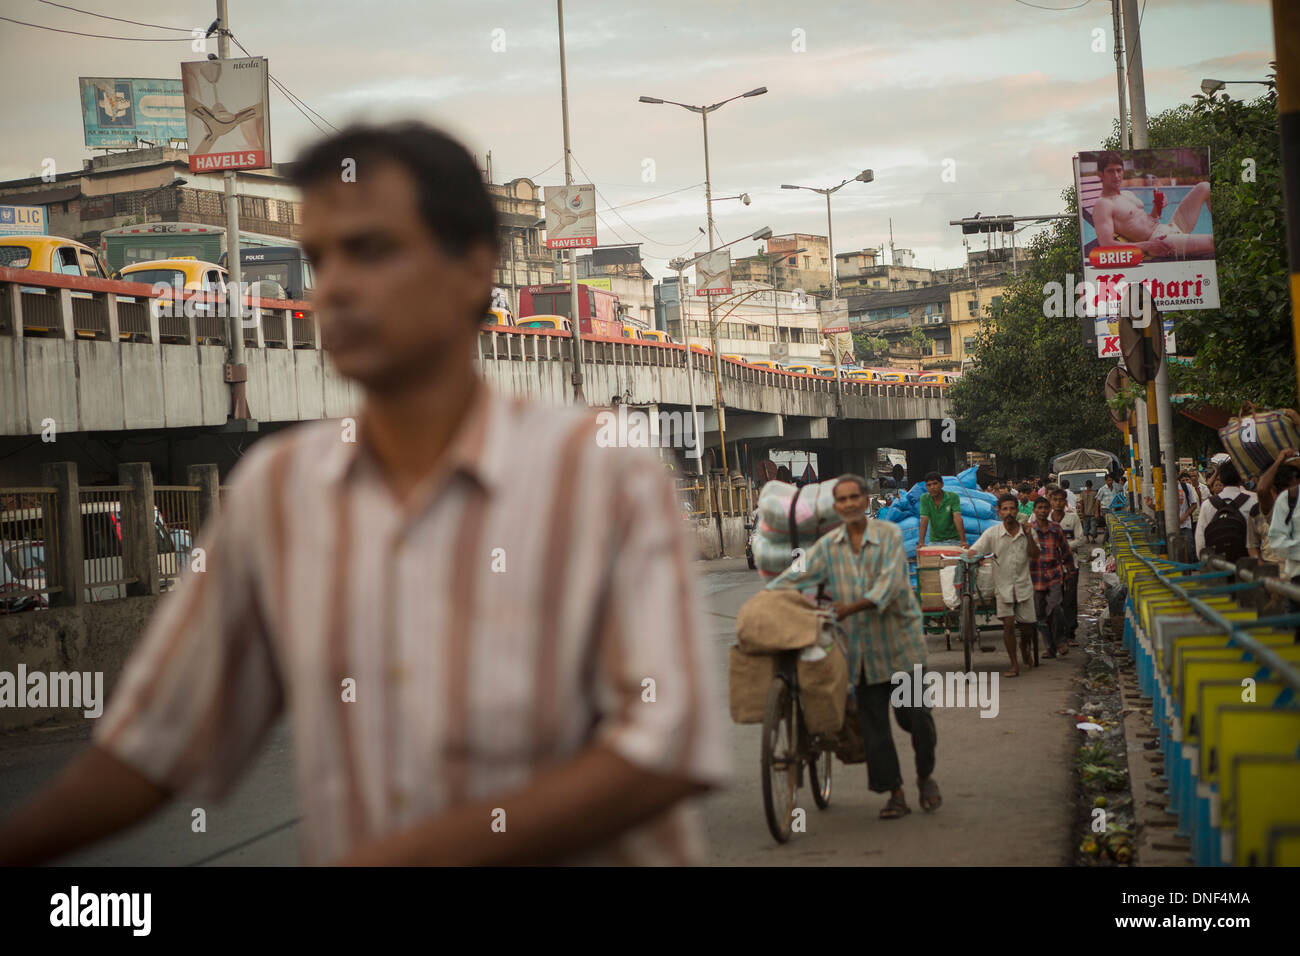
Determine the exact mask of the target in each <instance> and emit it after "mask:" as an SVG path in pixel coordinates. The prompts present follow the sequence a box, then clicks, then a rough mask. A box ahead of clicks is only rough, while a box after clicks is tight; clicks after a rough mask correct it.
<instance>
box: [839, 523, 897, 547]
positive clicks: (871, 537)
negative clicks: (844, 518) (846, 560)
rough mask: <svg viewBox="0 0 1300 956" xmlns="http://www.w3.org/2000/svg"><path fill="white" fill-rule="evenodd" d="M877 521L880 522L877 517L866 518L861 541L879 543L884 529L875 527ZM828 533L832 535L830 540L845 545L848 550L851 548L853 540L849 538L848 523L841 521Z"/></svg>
mask: <svg viewBox="0 0 1300 956" xmlns="http://www.w3.org/2000/svg"><path fill="white" fill-rule="evenodd" d="M879 523H880V519H879V518H868V519H867V531H866V533H865V534H864V535H863V536H862V541H863V543H870V544H880V543H881V542H882V541H883V540H884V537H885V533H884V531H882V530H880V528H879V527H877V525H879ZM830 533H831V535H832V536H833V538H832V540H833V541H835V543H837V544H840V543H842V544H844V545H846V546H847V547H848V548H849V549H850V550H852V548H853V542H852V541H850V540H849V526H848V525H846V524H843V523H841V524H840V525H839V526H838V527H837V528H836V529H835V530H834V531H832V532H830Z"/></svg>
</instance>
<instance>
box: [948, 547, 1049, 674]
mask: <svg viewBox="0 0 1300 956" xmlns="http://www.w3.org/2000/svg"><path fill="white" fill-rule="evenodd" d="M986 560H988V556H987V555H964V554H962V555H957V556H956V557H952V558H944V559H943V562H944V563H945V564H957V565H959V569H958V570H959V572H960V574H961V580H960V581H959V582H958V586H959V587H960V589H961V599H960V600H961V604H960V605H959V607H958V612H957V620H958V629H959V633H960V635H961V646H962V654H963V657H964V659H965V662H966V667H965V670H966V672H967V673H970V671H971V670H972V669H973V668H972V667H971V658H972V656H973V652H974V648H975V644H976V643H977V642H978V641H979V630H980V629H979V625H977V624H976V623H975V599H976V596H977V595H978V594H979V588H978V586H977V583H976V572H977V570H978V568H979V566H980V565H981V564H982V563H983V562H984V561H986ZM980 611H981V612H982V613H983V614H984V615H985V616H986V617H987V616H988V613H989V605H988V602H986V601H985V602H981V604H980ZM979 648H980V650H981V651H990V650H992V648H990V647H985V646H984V645H983V644H980V645H979ZM1034 656H1035V659H1036V658H1037V652H1036V650H1035V655H1034Z"/></svg>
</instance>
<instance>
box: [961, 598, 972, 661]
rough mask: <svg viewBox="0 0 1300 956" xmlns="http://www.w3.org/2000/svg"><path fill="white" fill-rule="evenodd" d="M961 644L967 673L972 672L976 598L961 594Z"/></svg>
mask: <svg viewBox="0 0 1300 956" xmlns="http://www.w3.org/2000/svg"><path fill="white" fill-rule="evenodd" d="M961 646H962V652H963V654H964V656H965V659H966V673H968V674H969V673H970V672H971V652H972V651H974V650H975V599H974V598H973V597H972V596H971V595H970V594H969V593H966V594H963V595H962V596H961Z"/></svg>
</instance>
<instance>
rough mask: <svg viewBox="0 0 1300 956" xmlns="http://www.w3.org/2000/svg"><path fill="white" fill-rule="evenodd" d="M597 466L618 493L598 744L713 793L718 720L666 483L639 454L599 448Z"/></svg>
mask: <svg viewBox="0 0 1300 956" xmlns="http://www.w3.org/2000/svg"><path fill="white" fill-rule="evenodd" d="M600 458H601V459H602V460H601V462H600V463H599V464H598V466H597V467H598V468H599V470H600V471H601V473H602V474H605V475H607V476H608V477H609V479H610V480H612V481H614V482H615V484H614V486H613V487H615V488H616V489H617V491H616V504H615V511H614V519H613V520H614V522H615V528H614V531H613V544H612V553H611V554H610V561H609V568H610V571H609V577H608V587H607V590H606V592H605V595H604V602H603V603H604V607H603V612H602V614H601V615H600V621H599V623H598V625H597V627H598V634H597V635H596V647H597V655H596V667H595V684H596V694H595V699H596V704H597V711H598V713H597V730H596V736H597V739H599V740H600V741H601V742H603V743H605V744H606V745H608V746H609V747H611V748H612V749H613V750H614V751H615V752H616V753H618V754H619V755H620V756H621V757H623V758H624V759H625V760H627V761H628V762H630V763H632V764H634V765H636V766H638V767H641V768H643V769H645V770H649V771H652V772H655V773H660V774H664V775H666V776H677V777H683V778H687V779H690V780H694V781H696V782H698V783H703V784H706V785H710V786H718V785H721V784H723V783H726V782H727V780H728V779H729V776H730V762H731V761H730V756H731V752H730V746H729V744H728V741H727V736H726V723H725V721H726V718H725V714H724V713H723V711H722V707H721V704H720V703H719V695H718V688H717V677H716V675H717V671H716V670H715V662H714V658H713V647H712V642H711V640H710V634H709V632H708V631H707V630H706V628H705V623H704V621H705V617H704V613H703V607H702V605H701V601H700V596H699V594H698V592H697V589H696V586H695V578H694V576H693V575H692V573H691V570H692V569H691V567H690V564H691V560H692V557H693V555H692V552H691V550H690V548H689V547H688V539H687V536H686V534H685V531H684V528H683V523H682V520H681V516H680V513H679V512H678V510H677V507H676V503H675V495H674V491H673V487H672V483H671V481H670V480H669V479H668V477H667V476H666V475H665V474H664V472H663V467H662V466H661V465H660V464H659V462H658V460H657V459H656V458H654V457H653V456H652V455H650V454H648V453H645V452H643V450H640V449H603V450H602V451H601V452H600ZM617 460H621V462H620V464H621V467H616V466H615V465H614V461H617Z"/></svg>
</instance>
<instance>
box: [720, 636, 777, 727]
mask: <svg viewBox="0 0 1300 956" xmlns="http://www.w3.org/2000/svg"><path fill="white" fill-rule="evenodd" d="M775 676H776V658H775V657H773V656H772V655H771V654H746V653H745V652H744V651H742V650H741V649H740V648H739V647H738V646H736V645H735V644H733V645H731V656H730V660H729V662H728V667H727V690H728V697H729V699H730V700H729V702H730V704H731V719H732V720H733V721H734V722H736V723H738V724H761V723H762V722H763V711H764V710H765V709H766V708H767V692H768V689H769V688H770V687H771V686H772V678H774V677H775Z"/></svg>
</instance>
